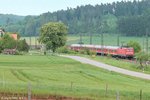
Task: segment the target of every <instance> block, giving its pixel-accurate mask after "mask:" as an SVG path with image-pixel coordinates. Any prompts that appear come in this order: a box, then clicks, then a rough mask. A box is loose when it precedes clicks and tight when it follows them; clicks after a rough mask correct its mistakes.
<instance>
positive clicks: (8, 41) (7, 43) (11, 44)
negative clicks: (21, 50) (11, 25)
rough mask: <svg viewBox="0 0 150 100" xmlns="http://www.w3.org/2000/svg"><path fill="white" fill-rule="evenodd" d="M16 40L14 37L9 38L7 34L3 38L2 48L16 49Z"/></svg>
mask: <svg viewBox="0 0 150 100" xmlns="http://www.w3.org/2000/svg"><path fill="white" fill-rule="evenodd" d="M16 44H17V42H16V40H14V39H13V38H12V37H10V36H9V34H5V35H4V36H3V37H2V38H1V47H2V48H3V49H14V48H16Z"/></svg>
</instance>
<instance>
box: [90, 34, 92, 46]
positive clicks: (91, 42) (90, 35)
mask: <svg viewBox="0 0 150 100" xmlns="http://www.w3.org/2000/svg"><path fill="white" fill-rule="evenodd" d="M90 44H92V34H91V33H90Z"/></svg>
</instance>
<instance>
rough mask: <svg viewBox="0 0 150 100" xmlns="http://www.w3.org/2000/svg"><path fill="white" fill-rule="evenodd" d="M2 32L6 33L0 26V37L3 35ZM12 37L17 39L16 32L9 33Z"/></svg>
mask: <svg viewBox="0 0 150 100" xmlns="http://www.w3.org/2000/svg"><path fill="white" fill-rule="evenodd" d="M4 34H6V33H5V31H4V29H2V28H0V37H2V36H4ZM9 35H10V36H11V37H12V38H13V39H15V40H17V39H18V37H17V36H18V35H17V34H16V33H12V34H9Z"/></svg>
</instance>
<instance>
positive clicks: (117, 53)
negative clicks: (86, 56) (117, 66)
mask: <svg viewBox="0 0 150 100" xmlns="http://www.w3.org/2000/svg"><path fill="white" fill-rule="evenodd" d="M70 49H71V50H74V51H80V50H84V49H89V50H90V51H94V52H96V53H97V54H100V55H111V56H113V57H120V58H129V59H131V58H133V57H134V49H133V48H132V47H123V46H122V47H120V46H101V45H88V44H72V45H70Z"/></svg>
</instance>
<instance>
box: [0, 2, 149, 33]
mask: <svg viewBox="0 0 150 100" xmlns="http://www.w3.org/2000/svg"><path fill="white" fill-rule="evenodd" d="M147 9H150V0H142V1H139V0H137V1H136V0H134V1H133V2H131V1H121V2H113V3H111V4H110V3H107V4H101V5H95V6H92V5H85V6H78V7H77V8H74V9H73V8H68V9H67V10H59V11H56V12H53V13H51V12H47V13H44V14H41V15H39V16H26V17H25V18H24V17H22V16H11V15H10V18H9V15H4V18H3V19H2V20H1V22H0V23H3V24H7V23H8V22H9V24H8V25H7V27H6V31H10V32H18V33H20V34H21V35H22V36H29V35H33V36H35V35H38V34H39V29H40V27H41V26H42V25H43V24H45V23H48V22H50V21H60V22H63V23H65V24H66V25H67V26H68V28H69V34H80V33H82V34H100V33H109V34H110V33H117V32H118V31H120V32H122V33H123V34H126V33H128V32H130V33H132V35H134V34H136V33H138V34H139V35H140V34H142V33H143V31H142V29H141V30H138V29H139V28H138V29H137V28H136V29H134V27H136V26H140V25H138V24H139V23H138V20H135V21H134V26H133V25H132V23H131V24H130V23H129V22H131V20H129V19H128V18H130V17H132V16H134V17H133V18H132V19H138V18H136V17H137V16H138V17H139V16H142V15H143V13H144V12H145V11H146V10H147ZM122 18H126V19H122ZM8 19H9V21H8ZM141 19H144V18H141ZM128 20H129V21H128ZM136 22H137V23H136ZM141 22H149V20H146V21H142V20H141ZM118 23H119V24H118ZM124 23H125V24H124ZM149 23H150V22H149ZM135 24H136V25H135ZM118 25H119V26H118ZM125 25H126V26H125ZM131 25H132V26H133V27H131ZM141 25H142V24H141ZM142 26H144V25H142ZM124 27H126V28H124ZM118 28H119V29H118ZM128 29H130V30H129V31H128ZM132 30H134V31H132ZM143 30H145V29H143ZM138 31H139V32H138ZM138 34H137V35H138ZM129 35H130V34H129Z"/></svg>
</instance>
